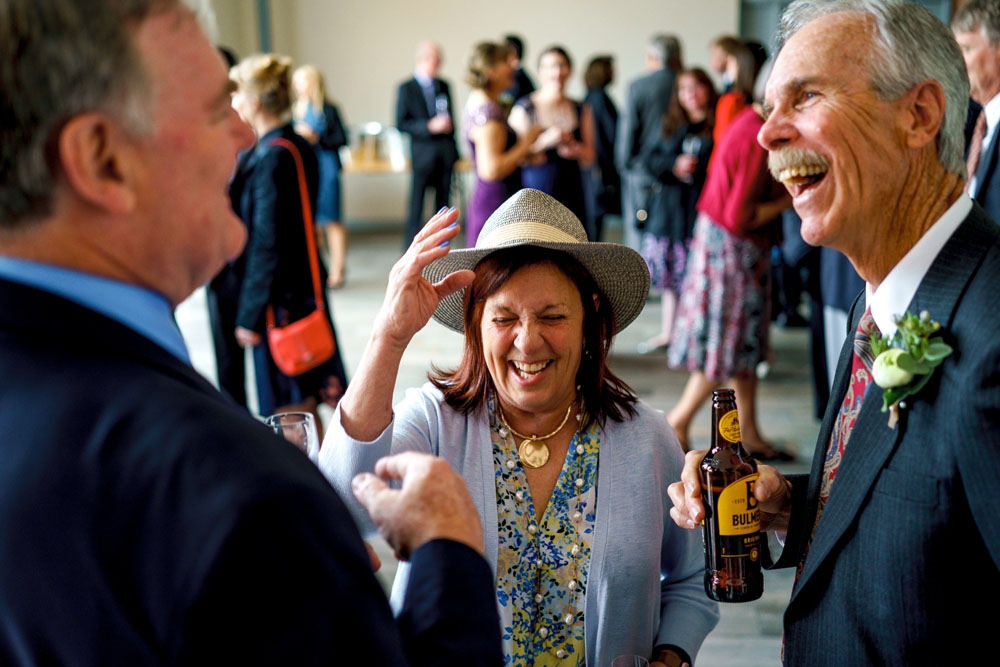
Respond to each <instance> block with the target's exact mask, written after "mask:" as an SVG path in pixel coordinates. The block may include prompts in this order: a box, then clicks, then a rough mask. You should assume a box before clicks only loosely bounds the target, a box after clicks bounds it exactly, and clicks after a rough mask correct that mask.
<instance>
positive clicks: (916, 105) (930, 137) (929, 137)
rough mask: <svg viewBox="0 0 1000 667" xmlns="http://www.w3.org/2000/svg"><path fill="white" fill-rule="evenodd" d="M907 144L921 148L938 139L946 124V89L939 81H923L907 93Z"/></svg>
mask: <svg viewBox="0 0 1000 667" xmlns="http://www.w3.org/2000/svg"><path fill="white" fill-rule="evenodd" d="M907 95H908V97H909V100H908V101H909V105H908V106H907V111H908V112H909V118H908V120H907V123H908V126H907V127H905V128H904V129H905V130H906V131H907V137H908V138H907V144H908V145H909V146H910V147H911V148H920V147H923V146H925V145H927V144H929V143H933V142H934V141H936V140H937V135H938V132H940V131H941V126H942V125H943V124H944V109H945V98H944V90H943V89H942V88H941V84H939V83H938V82H937V81H931V80H928V81H921V82H920V83H918V84H917V85H915V86H914V87H913V88H912V89H910V91H909V92H908V93H907Z"/></svg>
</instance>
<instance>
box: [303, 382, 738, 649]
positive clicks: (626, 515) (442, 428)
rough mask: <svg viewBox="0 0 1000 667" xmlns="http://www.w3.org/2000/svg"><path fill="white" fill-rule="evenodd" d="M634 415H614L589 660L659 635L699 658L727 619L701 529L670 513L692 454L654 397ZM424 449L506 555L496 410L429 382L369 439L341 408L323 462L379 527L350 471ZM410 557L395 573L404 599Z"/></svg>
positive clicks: (605, 439)
mask: <svg viewBox="0 0 1000 667" xmlns="http://www.w3.org/2000/svg"><path fill="white" fill-rule="evenodd" d="M636 408H637V410H638V415H637V416H636V417H635V418H634V419H631V420H628V421H626V422H624V423H618V422H613V421H610V420H609V421H608V423H607V424H606V426H605V430H604V431H603V432H602V434H601V449H600V459H599V463H598V483H597V489H598V493H597V517H596V524H595V531H594V538H593V548H592V558H591V563H590V573H589V576H588V580H587V602H586V609H585V612H584V624H585V625H584V628H585V635H586V642H587V664H588V665H594V666H601V667H603V666H604V665H610V664H611V660H612V659H613V658H614V657H615V656H617V655H621V654H625V653H638V654H641V655H649V654H650V653H651V651H652V649H653V647H654V646H656V645H658V644H675V645H677V646H680V647H682V648H684V649H685V650H686V651H687V652H688V653H689V654H690V655H691V659H692V660H694V659H695V657H696V655H697V653H698V649H699V648H700V647H701V644H702V642H703V641H704V639H705V637H706V636H707V635H708V633H709V632H710V631H711V630H712V629H713V628H714V627H715V625H716V623H717V622H718V620H719V609H718V605H717V604H716V603H715V602H713V601H711V600H709V599H708V597H707V596H706V595H705V589H704V572H705V569H704V568H705V558H704V552H703V547H702V536H701V533H700V532H699V531H692V530H686V529H683V528H680V527H678V526H677V525H676V524H675V523H674V521H673V519H671V518H670V514H669V510H670V507H671V506H672V503H671V502H670V499H669V497H668V496H667V486H668V485H669V484H670V483H671V482H674V481H676V480H678V479H680V473H681V468H682V467H683V465H684V454H683V452H682V451H681V449H680V446H679V445H678V444H677V439H676V437H675V436H674V432H673V430H672V429H671V428H670V427H669V426H668V425H667V420H666V417H665V416H664V415H663V413H662V412H660V411H659V410H655V409H653V408H652V407H650V406H649V405H647V404H646V403H643V402H641V401H640V402H639V403H638V404H637V405H636ZM406 450H417V451H423V452H430V453H432V454H437V455H439V456H442V457H443V458H445V459H446V460H448V461H449V462H450V463H451V465H452V467H453V468H455V470H456V471H458V473H459V474H461V475H462V477H463V478H465V481H466V484H467V485H468V487H469V491H470V492H471V494H472V498H473V500H474V501H475V503H476V506H477V508H478V509H479V514H480V516H481V517H482V522H483V531H484V533H485V541H486V545H485V546H486V560H487V561H488V562H489V563H490V565H491V567H492V568H493V571H494V573H495V572H496V563H497V542H498V538H497V501H496V485H495V481H494V467H493V445H492V441H491V439H490V424H489V416H488V414H487V413H486V410H485V409H483V410H479V411H476V412H475V413H473V414H471V415H468V416H466V415H463V414H461V413H460V412H458V411H456V410H454V409H452V408H451V407H450V406H448V405H447V404H446V403H445V402H444V397H443V395H442V394H441V392H440V391H438V390H437V389H436V388H435V387H434V386H433V385H431V384H430V383H427V384H425V385H424V386H423V387H422V388H420V389H409V390H407V392H406V396H405V398H404V399H403V400H402V401H401V402H400V403H399V405H397V406H396V408H395V410H394V418H393V423H392V424H390V425H389V427H388V428H386V430H385V431H384V432H383V433H382V434H381V435H380V436H379V437H378V439H376V440H375V441H374V442H370V443H367V442H359V441H357V440H354V439H352V438H350V437H349V436H348V435H347V434H346V433H345V432H344V429H343V426H342V424H341V420H340V410H339V409H338V410H337V411H336V413H335V415H334V419H333V422H332V423H331V425H330V427H329V431H328V432H327V435H326V438H325V440H324V443H323V447H322V449H321V450H320V459H319V460H320V468H321V469H322V470H323V473H324V474H325V475H326V476H327V477H328V478H329V479H330V481H331V482H332V483H333V485H334V486H335V487H336V488H337V490H338V491H339V492H340V494H341V496H342V497H343V498H344V501H345V502H346V503H347V504H348V506H349V507H350V509H351V512H352V513H353V515H354V517H355V518H356V519H357V521H358V524H359V525H360V526H361V531H362V533H363V534H365V535H366V536H368V537H371V536H373V535H374V534H375V528H374V526H373V524H372V522H371V520H370V518H369V517H368V514H367V512H366V511H365V510H364V509H363V508H362V507H361V506H360V505H359V504H358V503H357V501H356V500H355V499H354V495H353V494H352V492H351V478H352V477H354V475H355V474H357V473H359V472H364V471H371V470H372V469H373V468H374V467H375V461H376V460H378V459H379V458H381V457H382V456H385V455H387V454H389V453H390V452H392V453H395V452H401V451H406ZM407 572H408V567H407V566H406V564H405V563H401V564H400V567H399V570H398V571H397V576H396V580H395V582H394V584H393V594H392V595H393V604H394V606H395V607H396V608H397V609H398V608H399V605H400V603H401V599H400V598H401V595H402V591H403V590H404V588H405V577H406V575H407Z"/></svg>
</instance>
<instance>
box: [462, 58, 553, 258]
mask: <svg viewBox="0 0 1000 667" xmlns="http://www.w3.org/2000/svg"><path fill="white" fill-rule="evenodd" d="M508 54H509V50H508V48H507V46H506V45H505V44H499V43H496V42H480V43H479V44H476V46H475V47H474V48H473V50H472V55H471V56H470V57H469V66H468V70H467V71H466V76H465V81H466V83H468V84H469V85H470V86H471V87H472V92H470V93H469V99H468V100H467V101H466V103H465V114H464V116H465V117H464V121H463V130H462V133H463V135H464V136H465V139H466V141H468V142H469V155H470V157H471V158H472V164H473V167H474V171H475V177H476V184H475V187H474V188H473V192H472V199H471V200H470V201H469V209H468V211H466V214H465V242H466V245H469V246H473V245H475V244H476V239H477V238H478V236H479V230H481V229H482V228H483V223H484V222H486V218H488V217H489V216H490V214H491V213H493V211H495V210H496V209H497V207H498V206H500V204H502V203H503V202H505V201H507V198H508V197H510V196H511V195H512V194H514V193H515V192H517V191H518V190H520V189H521V163H522V162H523V161H524V160H525V158H527V157H528V155H529V154H530V153H531V151H532V143H533V142H534V141H535V139H537V138H538V135H539V134H540V133H541V129H539V128H537V127H533V128H530V129H528V130H527V131H526V132H525V134H524V136H522V137H521V138H518V136H517V134H516V133H515V132H514V130H513V129H512V128H511V127H510V125H508V124H507V113H506V112H505V111H504V109H503V107H502V106H501V105H500V94H501V93H502V92H503V91H505V90H507V89H508V88H510V87H511V85H513V81H514V69H513V67H512V66H511V64H510V59H509V57H508Z"/></svg>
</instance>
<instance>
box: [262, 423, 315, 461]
mask: <svg viewBox="0 0 1000 667" xmlns="http://www.w3.org/2000/svg"><path fill="white" fill-rule="evenodd" d="M264 423H265V424H267V425H268V426H270V427H271V428H272V429H274V432H275V433H277V434H278V435H280V436H281V437H283V438H284V439H285V440H287V441H288V442H290V443H292V444H293V445H295V446H296V447H298V448H299V449H300V450H302V452H303V453H304V454H305V455H306V456H308V457H309V459H310V460H311V461H313V462H314V463H315V462H317V461H319V429H317V428H316V417H315V416H314V415H313V414H312V413H311V412H279V413H277V414H273V415H271V416H269V417H267V418H265V419H264Z"/></svg>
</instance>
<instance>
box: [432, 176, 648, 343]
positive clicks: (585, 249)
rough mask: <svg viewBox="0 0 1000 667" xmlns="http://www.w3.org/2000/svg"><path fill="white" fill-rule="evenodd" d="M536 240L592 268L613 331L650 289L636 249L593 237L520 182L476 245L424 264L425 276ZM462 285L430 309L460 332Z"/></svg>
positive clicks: (534, 243) (462, 323)
mask: <svg viewBox="0 0 1000 667" xmlns="http://www.w3.org/2000/svg"><path fill="white" fill-rule="evenodd" d="M529 245H530V246H538V247H540V248H551V249H552V250H561V251H562V252H565V253H566V254H568V255H571V256H572V257H573V258H574V259H576V261H578V262H580V264H582V265H583V266H584V268H586V269H587V271H589V272H590V275H591V277H593V279H594V282H596V283H597V286H598V287H600V289H601V292H603V293H604V296H605V297H606V298H607V300H608V301H609V302H610V304H611V310H612V311H613V312H614V315H615V333H618V332H619V331H621V330H622V329H624V328H625V327H627V326H628V325H629V324H631V323H632V321H633V320H635V318H636V317H638V315H639V313H640V312H641V311H642V308H643V306H645V305H646V297H647V296H648V295H649V269H648V268H647V266H646V261H645V260H644V259H643V258H642V256H641V255H640V254H639V253H637V252H636V251H634V250H632V249H631V248H629V247H628V246H624V245H621V244H618V243H591V242H590V241H588V240H587V232H586V231H584V229H583V224H581V222H580V220H579V219H577V217H576V216H575V215H573V213H572V212H571V211H570V210H569V209H568V208H566V207H565V206H563V205H562V204H560V203H559V202H558V201H556V200H555V199H554V198H552V197H551V196H549V195H547V194H545V193H544V192H541V191H540V190H534V189H531V188H524V189H522V190H519V191H518V192H516V193H515V194H514V195H512V196H511V197H510V198H509V199H508V200H507V201H505V202H504V203H503V204H501V205H500V207H499V208H497V210H496V211H494V212H493V215H491V216H490V217H489V218H488V219H487V220H486V223H485V224H484V225H483V231H481V232H480V233H479V239H478V240H477V241H476V247H475V248H465V249H461V250H452V251H451V252H449V253H448V254H447V255H445V256H444V257H442V258H441V259H438V260H435V261H434V262H431V263H430V264H428V265H427V266H426V267H425V268H424V272H423V274H424V277H425V278H427V279H428V280H430V281H431V282H435V283H436V282H438V281H440V280H442V279H444V278H445V277H446V276H448V275H449V274H451V273H454V272H455V271H459V270H461V269H475V268H476V265H477V264H479V262H480V261H481V260H482V259H483V258H485V257H486V256H487V255H489V254H490V253H492V252H494V251H496V250H500V249H502V248H514V247H517V246H529ZM464 296H465V290H464V289H463V290H459V291H457V292H454V293H452V294H449V295H448V296H446V297H445V298H444V299H442V300H441V303H440V304H438V307H437V310H436V311H434V319H436V320H437V321H438V322H440V323H441V324H443V325H445V326H446V327H448V328H449V329H452V330H454V331H457V332H459V333H462V332H463V331H464V330H465V318H464V315H463V310H462V301H463V298H464Z"/></svg>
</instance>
